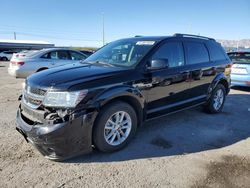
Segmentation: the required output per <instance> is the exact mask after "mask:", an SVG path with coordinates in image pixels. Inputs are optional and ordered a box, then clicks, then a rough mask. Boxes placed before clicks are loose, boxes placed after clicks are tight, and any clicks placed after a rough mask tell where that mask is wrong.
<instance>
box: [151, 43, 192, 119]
mask: <svg viewBox="0 0 250 188" xmlns="http://www.w3.org/2000/svg"><path fill="white" fill-rule="evenodd" d="M156 59H165V60H166V61H167V62H168V65H169V66H168V68H165V69H161V70H156V71H151V72H150V73H148V78H149V82H148V84H149V86H150V87H149V88H148V89H147V90H146V95H147V104H148V105H147V117H148V118H153V117H154V116H159V115H161V114H165V113H169V112H171V111H175V110H178V109H179V108H180V107H181V106H182V105H183V104H184V103H185V101H186V100H188V98H189V88H190V83H189V76H190V72H189V71H188V69H187V66H186V64H185V58H184V50H183V44H182V42H178V41H171V42H170V41H169V42H165V43H164V44H162V45H161V46H160V47H159V49H158V50H157V51H156V52H155V53H154V54H153V55H152V57H151V58H150V59H149V61H150V60H156Z"/></svg>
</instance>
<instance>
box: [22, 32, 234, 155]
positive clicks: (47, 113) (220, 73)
mask: <svg viewBox="0 0 250 188" xmlns="http://www.w3.org/2000/svg"><path fill="white" fill-rule="evenodd" d="M230 65H231V62H230V59H229V58H228V56H227V54H226V53H225V52H224V50H223V49H222V47H221V45H220V44H219V43H217V42H216V41H215V40H214V39H211V38H207V37H202V36H194V35H186V34H175V35H173V36H167V37H141V36H140V37H134V38H128V39H122V40H118V41H115V42H111V43H109V44H108V45H106V46H104V47H103V48H101V49H99V50H98V51H97V52H96V53H94V54H93V55H91V56H90V57H88V58H87V59H86V60H84V61H83V62H80V63H76V64H73V65H72V64H71V65H65V66H60V67H57V68H53V69H49V70H46V71H42V72H39V73H36V74H34V75H32V76H30V77H28V78H27V79H26V82H25V87H24V89H23V93H22V95H21V96H20V100H21V104H20V106H19V108H18V112H17V130H18V131H19V132H20V133H21V134H22V135H23V136H24V138H25V139H26V140H27V141H29V142H31V143H32V144H33V145H34V146H35V147H36V148H37V149H38V150H39V151H40V152H41V153H42V154H43V155H44V156H46V157H47V158H49V159H52V160H63V159H66V158H69V157H72V156H75V155H78V154H83V153H87V152H90V151H91V150H92V148H96V149H98V150H100V151H103V152H111V151H115V150H119V149H121V148H122V147H124V146H125V145H126V144H127V143H128V142H129V141H130V140H131V139H132V137H133V136H134V135H135V132H136V128H137V127H138V126H140V125H141V124H142V123H143V122H144V121H146V120H149V119H152V118H155V117H158V116H162V115H165V114H169V113H173V112H177V111H180V110H183V109H186V108H190V107H193V106H197V105H203V106H204V108H205V110H206V111H207V112H210V113H218V112H220V111H221V110H222V108H223V104H224V102H225V97H226V95H227V94H228V92H229V86H230V77H229V75H230Z"/></svg>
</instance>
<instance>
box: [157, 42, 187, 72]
mask: <svg viewBox="0 0 250 188" xmlns="http://www.w3.org/2000/svg"><path fill="white" fill-rule="evenodd" d="M152 59H165V60H167V61H168V64H169V67H179V66H183V65H184V52H183V46H182V43H181V42H167V43H165V44H163V45H162V46H161V47H160V48H159V49H158V50H157V51H156V52H155V53H154V55H153V56H152Z"/></svg>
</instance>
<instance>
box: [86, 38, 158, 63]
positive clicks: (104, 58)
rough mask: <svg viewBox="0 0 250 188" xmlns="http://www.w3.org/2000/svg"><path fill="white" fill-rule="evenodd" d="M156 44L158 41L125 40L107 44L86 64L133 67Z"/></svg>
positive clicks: (87, 60) (89, 58)
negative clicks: (95, 63) (96, 63)
mask: <svg viewBox="0 0 250 188" xmlns="http://www.w3.org/2000/svg"><path fill="white" fill-rule="evenodd" d="M155 44H156V41H151V40H140V39H139V38H134V39H123V40H118V41H115V42H112V43H109V44H107V45H106V46H104V47H103V48H101V49H99V50H98V51H97V52H95V53H94V54H93V55H91V56H90V57H88V58H87V59H86V60H85V61H84V62H89V63H91V62H93V63H94V62H100V63H105V64H110V65H113V66H122V67H132V66H135V65H136V64H137V63H138V62H139V61H140V60H141V58H142V57H144V56H145V55H146V53H147V52H148V51H149V50H150V49H151V48H152V47H153V46H154V45H155Z"/></svg>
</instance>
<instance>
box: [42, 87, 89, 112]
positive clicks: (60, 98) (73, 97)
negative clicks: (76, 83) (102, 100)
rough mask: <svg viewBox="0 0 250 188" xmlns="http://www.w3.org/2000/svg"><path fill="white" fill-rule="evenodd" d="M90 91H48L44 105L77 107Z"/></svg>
mask: <svg viewBox="0 0 250 188" xmlns="http://www.w3.org/2000/svg"><path fill="white" fill-rule="evenodd" d="M87 93H88V90H82V91H73V92H56V91H48V92H47V93H46V95H45V98H44V100H43V105H44V106H48V107H68V108H73V107H75V106H76V105H77V104H78V103H79V102H80V101H81V100H82V99H83V98H84V97H85V96H86V95H87Z"/></svg>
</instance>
